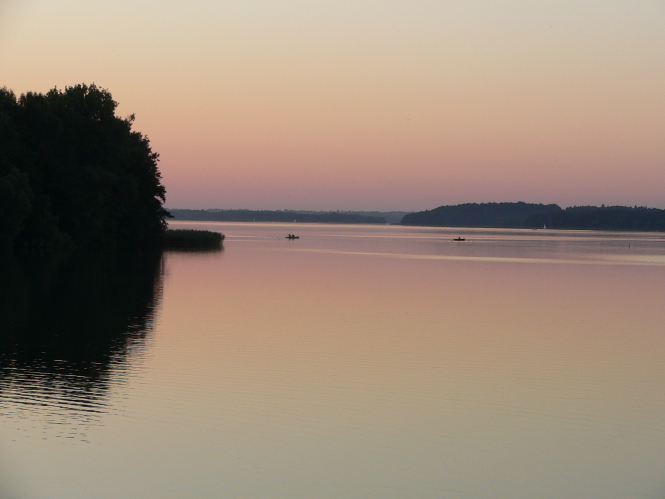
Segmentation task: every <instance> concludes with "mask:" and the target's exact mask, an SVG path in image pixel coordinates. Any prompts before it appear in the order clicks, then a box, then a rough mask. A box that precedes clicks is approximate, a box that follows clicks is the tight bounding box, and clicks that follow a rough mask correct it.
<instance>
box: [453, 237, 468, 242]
mask: <svg viewBox="0 0 665 499" xmlns="http://www.w3.org/2000/svg"><path fill="white" fill-rule="evenodd" d="M453 241H458V242H459V241H466V239H464V238H463V237H456V238H455V239H453Z"/></svg>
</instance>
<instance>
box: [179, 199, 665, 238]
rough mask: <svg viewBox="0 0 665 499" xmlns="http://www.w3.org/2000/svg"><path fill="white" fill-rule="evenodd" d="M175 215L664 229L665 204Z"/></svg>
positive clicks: (187, 215)
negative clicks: (654, 205)
mask: <svg viewBox="0 0 665 499" xmlns="http://www.w3.org/2000/svg"><path fill="white" fill-rule="evenodd" d="M170 212H171V214H172V215H173V219H174V220H179V221H209V222H281V223H289V222H296V223H336V224H369V225H408V226H420V227H468V228H488V229H490V228H504V229H542V228H548V229H559V230H614V231H627V232H638V231H646V232H663V231H665V210H661V209H657V208H647V207H638V206H634V207H629V206H604V205H603V206H600V207H598V206H571V207H568V208H565V209H562V208H561V207H559V206H558V205H556V204H548V205H543V204H533V203H524V202H515V203H513V202H508V203H465V204H460V205H448V206H440V207H438V208H435V209H433V210H425V211H420V212H404V211H388V212H381V211H298V210H240V209H236V210H222V209H208V210H203V209H198V210H195V209H178V208H175V209H171V210H170Z"/></svg>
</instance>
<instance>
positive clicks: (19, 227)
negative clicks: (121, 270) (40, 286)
mask: <svg viewBox="0 0 665 499" xmlns="http://www.w3.org/2000/svg"><path fill="white" fill-rule="evenodd" d="M116 108H117V103H116V102H115V101H114V100H113V98H112V96H111V94H110V93H109V92H108V91H107V90H104V89H101V88H98V87H97V86H95V85H94V84H93V85H90V86H87V85H76V86H74V87H68V88H66V89H65V90H64V91H60V90H58V89H57V88H54V89H52V90H50V91H49V92H47V93H46V94H38V93H32V92H28V93H26V94H23V95H21V96H20V97H18V98H17V97H16V95H15V94H14V93H13V92H12V91H10V90H7V89H6V88H3V89H0V242H2V243H4V245H19V246H22V247H27V248H33V247H44V246H46V247H50V246H54V245H59V244H63V243H65V242H71V243H73V244H74V245H75V246H77V247H90V246H100V245H104V246H123V247H136V246H138V245H141V244H149V243H152V242H155V241H157V240H158V238H159V235H160V234H161V233H162V232H163V231H164V230H165V228H166V222H165V218H166V217H167V216H169V215H168V212H167V211H166V210H165V209H164V208H163V203H164V201H165V195H166V190H165V188H164V186H163V185H162V184H161V175H160V173H159V170H158V168H157V162H158V160H159V155H158V154H157V153H155V152H153V151H152V150H151V148H150V143H149V141H148V139H147V138H146V137H145V136H143V135H142V134H141V133H139V132H136V131H133V130H132V123H133V121H134V117H133V116H130V117H128V118H124V119H123V118H119V117H117V116H116V115H115V110H116Z"/></svg>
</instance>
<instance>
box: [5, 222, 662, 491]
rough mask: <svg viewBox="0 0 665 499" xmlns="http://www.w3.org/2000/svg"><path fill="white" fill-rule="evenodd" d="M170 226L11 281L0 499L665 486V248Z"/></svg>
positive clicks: (647, 239)
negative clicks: (155, 236)
mask: <svg viewBox="0 0 665 499" xmlns="http://www.w3.org/2000/svg"><path fill="white" fill-rule="evenodd" d="M172 225H173V226H176V227H178V228H204V229H208V230H216V231H221V232H223V233H225V234H226V236H227V238H226V240H225V243H224V249H223V251H217V252H199V253H197V252H166V253H165V254H164V255H163V258H162V259H161V260H159V261H156V262H152V263H151V264H149V265H142V266H138V265H136V264H132V265H130V264H119V265H118V266H116V267H113V266H109V265H106V264H104V263H100V262H99V261H95V260H94V259H92V260H91V261H76V262H69V263H62V264H55V263H43V264H40V265H42V266H41V267H39V266H38V268H37V269H34V268H32V267H31V268H30V269H29V270H26V269H25V266H21V265H18V264H15V265H9V264H7V265H5V266H4V267H3V268H2V269H0V279H1V280H2V281H0V282H2V300H3V302H4V303H5V304H6V306H5V310H4V311H3V312H2V315H0V319H1V320H2V324H4V328H5V332H4V333H3V335H2V340H1V341H0V347H1V348H2V350H1V351H0V497H2V498H11V499H14V498H16V499H32V498H40V499H41V498H68V499H71V498H92V497H94V498H138V497H154V498H183V497H188V498H190V497H191V498H195V497H196V498H198V497H202V498H207V497H239V498H240V497H242V498H247V497H251V498H273V497H274V498H287V497H288V498H298V497H300V498H310V497H317V498H334V497H339V498H342V497H344V498H347V497H350V498H367V497H386V498H411V497H445V498H448V497H449V498H513V499H514V498H534V497H539V498H563V497H567V498H599V499H600V498H602V499H607V498H627V497H630V498H662V497H664V496H665V418H664V415H665V307H664V306H663V305H664V303H663V300H664V297H665V235H663V234H655V233H652V234H643V233H598V232H564V231H551V230H538V231H531V230H525V231H521V230H478V229H441V228H413V227H398V226H338V225H330V226H329V225H304V224H303V225H301V224H297V225H296V224H291V225H289V224H283V225H282V224H260V223H254V224H232V223H184V222H175V223H173V224H172ZM287 233H296V234H298V235H299V236H300V239H297V240H293V241H290V240H286V239H285V238H284V236H285V235H286V234H287ZM459 235H462V236H463V237H465V238H466V241H464V242H453V239H454V238H455V237H457V236H459ZM0 327H2V326H0Z"/></svg>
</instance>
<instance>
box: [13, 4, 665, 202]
mask: <svg viewBox="0 0 665 499" xmlns="http://www.w3.org/2000/svg"><path fill="white" fill-rule="evenodd" d="M77 83H88V84H90V83H95V84H97V85H98V86H101V87H103V88H106V89H108V90H109V91H110V92H111V93H112V94H113V97H114V99H115V100H116V101H118V102H119V104H120V105H119V108H118V114H119V115H121V116H127V115H129V114H132V113H135V115H136V122H135V129H137V130H139V131H141V132H142V133H144V134H146V135H147V136H148V137H149V138H150V140H151V144H152V147H153V150H155V151H157V152H159V153H160V155H161V162H160V169H161V171H162V175H163V182H164V185H165V186H166V189H167V203H166V205H167V207H170V208H248V209H287V208H288V209H316V210H406V211H411V210H423V209H428V208H429V209H432V208H435V207H437V206H440V205H444V204H457V203H464V202H489V201H520V200H521V201H527V202H543V203H557V204H559V205H561V206H570V205H581V204H595V205H600V204H601V203H604V204H622V205H630V206H632V205H645V206H651V207H658V208H665V2H664V1H662V0H652V1H641V0H634V1H631V2H627V1H625V0H622V1H614V0H602V1H600V0H599V1H572V0H557V1H553V0H542V1H538V2H534V1H530V0H529V1H527V0H524V1H517V0H515V1H511V0H506V1H501V2H498V1H489V0H486V1H474V0H465V1H461V0H455V1H453V0H450V1H445V0H423V1H418V0H414V1H411V2H407V1H396V0H382V1H379V0H353V1H348V0H334V1H324V0H320V1H314V0H313V1H308V2H306V1H298V0H280V1H274V0H273V1H265V0H242V1H240V0H226V1H222V0H220V1H217V0H190V1H187V2H183V1H175V0H131V1H129V0H114V1H112V2H111V1H91V0H86V1H83V0H61V1H58V2H53V1H45V0H44V1H37V0H20V1H19V0H0V86H6V87H8V88H9V89H12V90H14V91H15V92H16V93H17V94H21V93H24V92H27V91H37V92H45V91H47V90H49V89H50V88H53V87H55V86H57V87H58V88H61V89H64V88H65V87H67V86H70V85H75V84H77Z"/></svg>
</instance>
